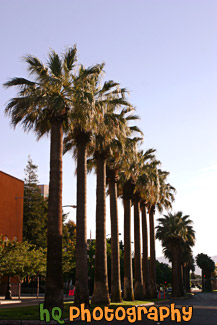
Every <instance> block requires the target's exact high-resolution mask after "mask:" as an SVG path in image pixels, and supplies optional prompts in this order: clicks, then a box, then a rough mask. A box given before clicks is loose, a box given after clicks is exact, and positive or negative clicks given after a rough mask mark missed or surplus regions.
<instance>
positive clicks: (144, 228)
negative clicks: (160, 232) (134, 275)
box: [141, 203, 150, 298]
mask: <svg viewBox="0 0 217 325" xmlns="http://www.w3.org/2000/svg"><path fill="white" fill-rule="evenodd" d="M141 210H142V244H143V257H142V271H143V294H144V297H145V298H149V297H150V277H149V262H148V229H147V217H146V206H145V204H144V203H143V204H142V205H141Z"/></svg>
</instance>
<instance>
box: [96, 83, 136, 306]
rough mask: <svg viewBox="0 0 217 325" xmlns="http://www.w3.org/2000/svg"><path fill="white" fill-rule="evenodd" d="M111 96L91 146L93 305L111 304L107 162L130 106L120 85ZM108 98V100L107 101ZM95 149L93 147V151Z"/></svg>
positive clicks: (112, 85)
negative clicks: (93, 182) (123, 107)
mask: <svg viewBox="0 0 217 325" xmlns="http://www.w3.org/2000/svg"><path fill="white" fill-rule="evenodd" d="M108 85H110V87H109V89H112V88H113V89H114V90H111V91H110V93H108V94H106V95H105V94H104V95H103V96H102V99H101V100H98V101H97V105H99V106H100V107H101V108H102V112H103V114H102V115H100V120H99V122H98V126H97V128H96V130H95V132H94V137H93V138H92V142H91V145H90V150H92V152H94V154H93V158H94V159H95V162H96V175H97V190H96V259H95V263H96V267H95V281H94V292H93V296H92V303H93V304H96V305H97V304H104V305H106V304H109V294H108V277H107V260H106V191H105V190H106V160H107V158H108V157H109V155H110V151H111V147H112V142H114V141H115V140H116V139H119V138H122V137H123V135H126V129H125V127H126V122H125V119H124V118H123V114H122V112H123V110H122V112H121V113H120V114H118V113H117V112H118V108H119V107H120V106H121V105H126V106H129V107H130V105H129V104H128V102H127V101H126V100H125V89H120V88H119V87H118V84H115V83H114V82H109V83H108ZM105 97H106V98H105ZM91 146H92V148H91ZM113 250H114V249H113Z"/></svg>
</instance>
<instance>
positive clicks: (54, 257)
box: [4, 46, 76, 309]
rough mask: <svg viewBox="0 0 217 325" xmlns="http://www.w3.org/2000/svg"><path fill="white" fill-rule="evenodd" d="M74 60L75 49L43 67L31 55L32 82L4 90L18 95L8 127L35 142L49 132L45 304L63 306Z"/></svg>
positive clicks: (51, 57) (23, 81) (18, 81)
mask: <svg viewBox="0 0 217 325" xmlns="http://www.w3.org/2000/svg"><path fill="white" fill-rule="evenodd" d="M75 61H76V47H75V46H74V47H73V48H70V49H69V50H67V51H66V52H65V54H64V55H63V57H62V59H61V58H60V57H59V55H58V54H56V53H55V52H54V51H51V53H50V54H49V59H48V62H47V66H44V65H43V64H42V63H41V61H40V60H39V59H38V58H36V57H34V56H31V55H29V56H26V57H25V62H26V63H27V64H28V71H29V72H30V74H31V75H32V76H33V80H27V79H25V78H13V79H11V80H10V81H8V82H6V83H5V84H4V85H5V86H6V87H11V86H16V87H18V89H19V92H18V96H17V97H15V98H12V99H11V100H10V101H9V103H8V105H7V107H6V109H5V112H6V113H7V114H8V115H10V116H11V118H12V124H13V125H14V126H16V125H17V124H19V123H21V124H22V126H23V128H24V130H25V131H29V130H31V129H33V130H34V131H35V132H36V134H37V136H38V139H39V138H40V137H42V136H43V135H44V134H46V133H50V183H49V200H48V231H47V238H48V239H47V245H48V248H47V275H46V294H45V305H46V307H47V308H49V309H51V308H52V307H53V306H60V307H61V308H62V307H63V281H62V150H63V141H62V138H63V131H65V130H67V128H68V124H69V113H70V111H71V107H72V105H71V101H70V96H71V91H70V86H71V84H72V82H73V80H72V76H71V71H72V70H73V68H74V63H75Z"/></svg>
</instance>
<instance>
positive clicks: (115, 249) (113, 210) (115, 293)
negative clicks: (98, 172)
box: [109, 171, 122, 302]
mask: <svg viewBox="0 0 217 325" xmlns="http://www.w3.org/2000/svg"><path fill="white" fill-rule="evenodd" d="M111 172H113V174H114V175H111V177H110V179H109V193H110V216H111V301H112V302H121V301H122V297H121V276H120V249H119V230H118V202H117V183H116V180H115V174H116V172H115V171H111Z"/></svg>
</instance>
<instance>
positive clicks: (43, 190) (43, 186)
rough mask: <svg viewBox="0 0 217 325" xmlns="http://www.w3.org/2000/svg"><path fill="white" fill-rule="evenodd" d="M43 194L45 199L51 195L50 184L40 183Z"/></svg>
mask: <svg viewBox="0 0 217 325" xmlns="http://www.w3.org/2000/svg"><path fill="white" fill-rule="evenodd" d="M38 187H39V189H40V191H41V195H42V196H43V198H44V199H46V198H48V195H49V186H48V185H38Z"/></svg>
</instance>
